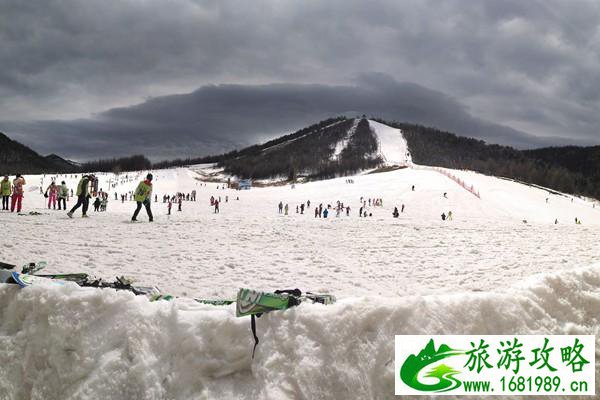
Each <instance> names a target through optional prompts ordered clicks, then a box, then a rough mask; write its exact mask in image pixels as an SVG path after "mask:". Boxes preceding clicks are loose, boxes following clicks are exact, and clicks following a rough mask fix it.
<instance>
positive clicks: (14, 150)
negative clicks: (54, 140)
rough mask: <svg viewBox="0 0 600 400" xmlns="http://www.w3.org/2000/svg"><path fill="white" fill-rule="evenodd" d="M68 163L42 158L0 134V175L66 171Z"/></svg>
mask: <svg viewBox="0 0 600 400" xmlns="http://www.w3.org/2000/svg"><path fill="white" fill-rule="evenodd" d="M65 163H68V162H67V161H66V160H63V159H62V158H60V157H58V156H56V155H51V156H48V157H43V156H41V155H39V154H38V153H36V152H35V151H33V150H31V149H30V148H29V147H27V146H25V145H23V144H21V143H19V142H17V141H15V140H12V139H10V138H9V137H8V136H6V135H4V134H3V133H0V174H3V175H4V174H17V173H21V174H32V173H44V172H50V171H53V172H62V171H66V170H67V167H66V166H65Z"/></svg>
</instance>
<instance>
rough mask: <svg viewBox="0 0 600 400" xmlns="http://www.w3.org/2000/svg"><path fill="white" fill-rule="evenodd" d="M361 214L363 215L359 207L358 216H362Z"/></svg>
mask: <svg viewBox="0 0 600 400" xmlns="http://www.w3.org/2000/svg"><path fill="white" fill-rule="evenodd" d="M362 215H363V208H362V207H361V208H360V209H359V210H358V216H359V217H362Z"/></svg>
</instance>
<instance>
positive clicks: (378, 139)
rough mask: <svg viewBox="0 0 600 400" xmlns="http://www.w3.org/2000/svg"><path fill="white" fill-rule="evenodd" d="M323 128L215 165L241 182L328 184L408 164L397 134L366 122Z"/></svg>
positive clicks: (342, 121)
mask: <svg viewBox="0 0 600 400" xmlns="http://www.w3.org/2000/svg"><path fill="white" fill-rule="evenodd" d="M327 122H329V123H321V124H317V125H315V126H313V127H311V128H309V129H307V130H304V131H301V132H299V134H294V135H288V136H287V137H283V138H281V139H279V140H276V141H272V142H268V143H265V144H264V145H261V146H253V147H251V148H248V149H244V150H241V151H240V152H239V154H237V153H236V154H233V155H232V156H230V157H225V159H224V160H223V161H222V162H221V163H220V165H222V166H223V167H224V170H225V172H226V173H229V174H232V175H236V176H239V177H243V178H254V179H273V178H281V179H283V180H288V179H297V178H299V177H308V178H332V177H335V176H343V175H351V174H354V173H357V172H361V171H364V170H370V169H375V168H379V167H392V166H393V167H402V166H406V165H408V164H409V163H410V152H409V148H408V145H407V142H406V140H405V139H404V137H403V135H402V131H401V130H400V129H396V128H392V127H389V126H387V125H384V124H381V123H379V122H375V121H372V120H368V119H365V118H355V119H338V120H334V121H333V122H331V121H327Z"/></svg>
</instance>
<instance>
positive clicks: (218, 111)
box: [0, 0, 600, 159]
mask: <svg viewBox="0 0 600 400" xmlns="http://www.w3.org/2000/svg"><path fill="white" fill-rule="evenodd" d="M599 19H600V3H598V2H595V1H583V0H575V1H568V2H567V1H558V0H548V1H546V0H544V1H537V0H531V1H526V2H524V1H511V0H507V1H487V2H468V4H467V3H465V2H464V1H460V0H448V1H443V2H440V1H425V0H414V1H408V0H407V1H397V0H385V1H369V2H365V1H359V0H329V1H317V0H306V1H302V2H296V1H275V0H255V1H252V2H246V1H228V0H214V1H193V0H172V1H169V2H165V1H162V0H147V1H143V2H140V1H133V0H130V1H127V0H125V1H124V0H105V1H85V2H80V1H75V0H60V1H59V0H29V1H20V0H0V40H1V43H2V46H0V62H1V64H0V121H2V122H0V130H2V131H4V132H6V133H7V134H9V136H11V137H15V138H16V139H18V140H22V141H23V142H25V143H27V144H28V145H31V146H32V147H33V148H35V149H38V150H40V151H42V152H58V153H60V154H65V155H66V156H69V157H72V158H78V159H89V158H95V157H98V156H107V155H112V154H115V155H116V154H130V153H132V152H144V153H148V154H149V155H152V156H153V157H154V158H160V157H171V156H173V155H184V154H185V155H197V154H208V153H214V152H218V151H222V150H227V149H231V148H233V147H239V146H241V145H245V144H249V143H253V142H254V141H256V140H264V139H266V138H268V137H270V136H272V135H276V134H281V133H285V132H287V131H290V130H294V129H298V128H301V127H302V126H303V125H305V124H308V123H313V122H316V121H317V120H318V119H319V118H324V117H329V116H331V115H337V114H340V113H344V114H348V113H350V114H351V113H358V114H363V113H365V114H370V115H375V116H380V117H382V118H388V119H395V120H401V121H411V122H419V123H423V124H429V125H434V126H436V127H439V128H442V129H447V130H451V131H456V132H457V133H460V134H465V135H468V136H474V137H478V138H482V139H484V140H487V141H490V142H496V143H505V144H512V145H515V146H518V147H532V146H538V145H547V144H564V143H576V144H598V143H600V135H599V134H598V130H597V127H598V126H599V123H600V113H599V112H598V108H599V105H600V103H599V101H600V87H599V86H600V79H598V78H600V40H599V39H600V30H599V26H598V23H597V21H598V20H599ZM222 83H228V84H222ZM197 88H198V89H197ZM190 92H191V93H190ZM173 93H184V94H178V95H173ZM105 110H107V111H105Z"/></svg>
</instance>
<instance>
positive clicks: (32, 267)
mask: <svg viewBox="0 0 600 400" xmlns="http://www.w3.org/2000/svg"><path fill="white" fill-rule="evenodd" d="M46 266H47V263H46V261H40V262H37V263H29V264H26V265H23V268H22V269H21V273H23V274H28V275H33V274H35V273H36V272H38V271H41V270H43V269H44V268H46Z"/></svg>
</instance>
